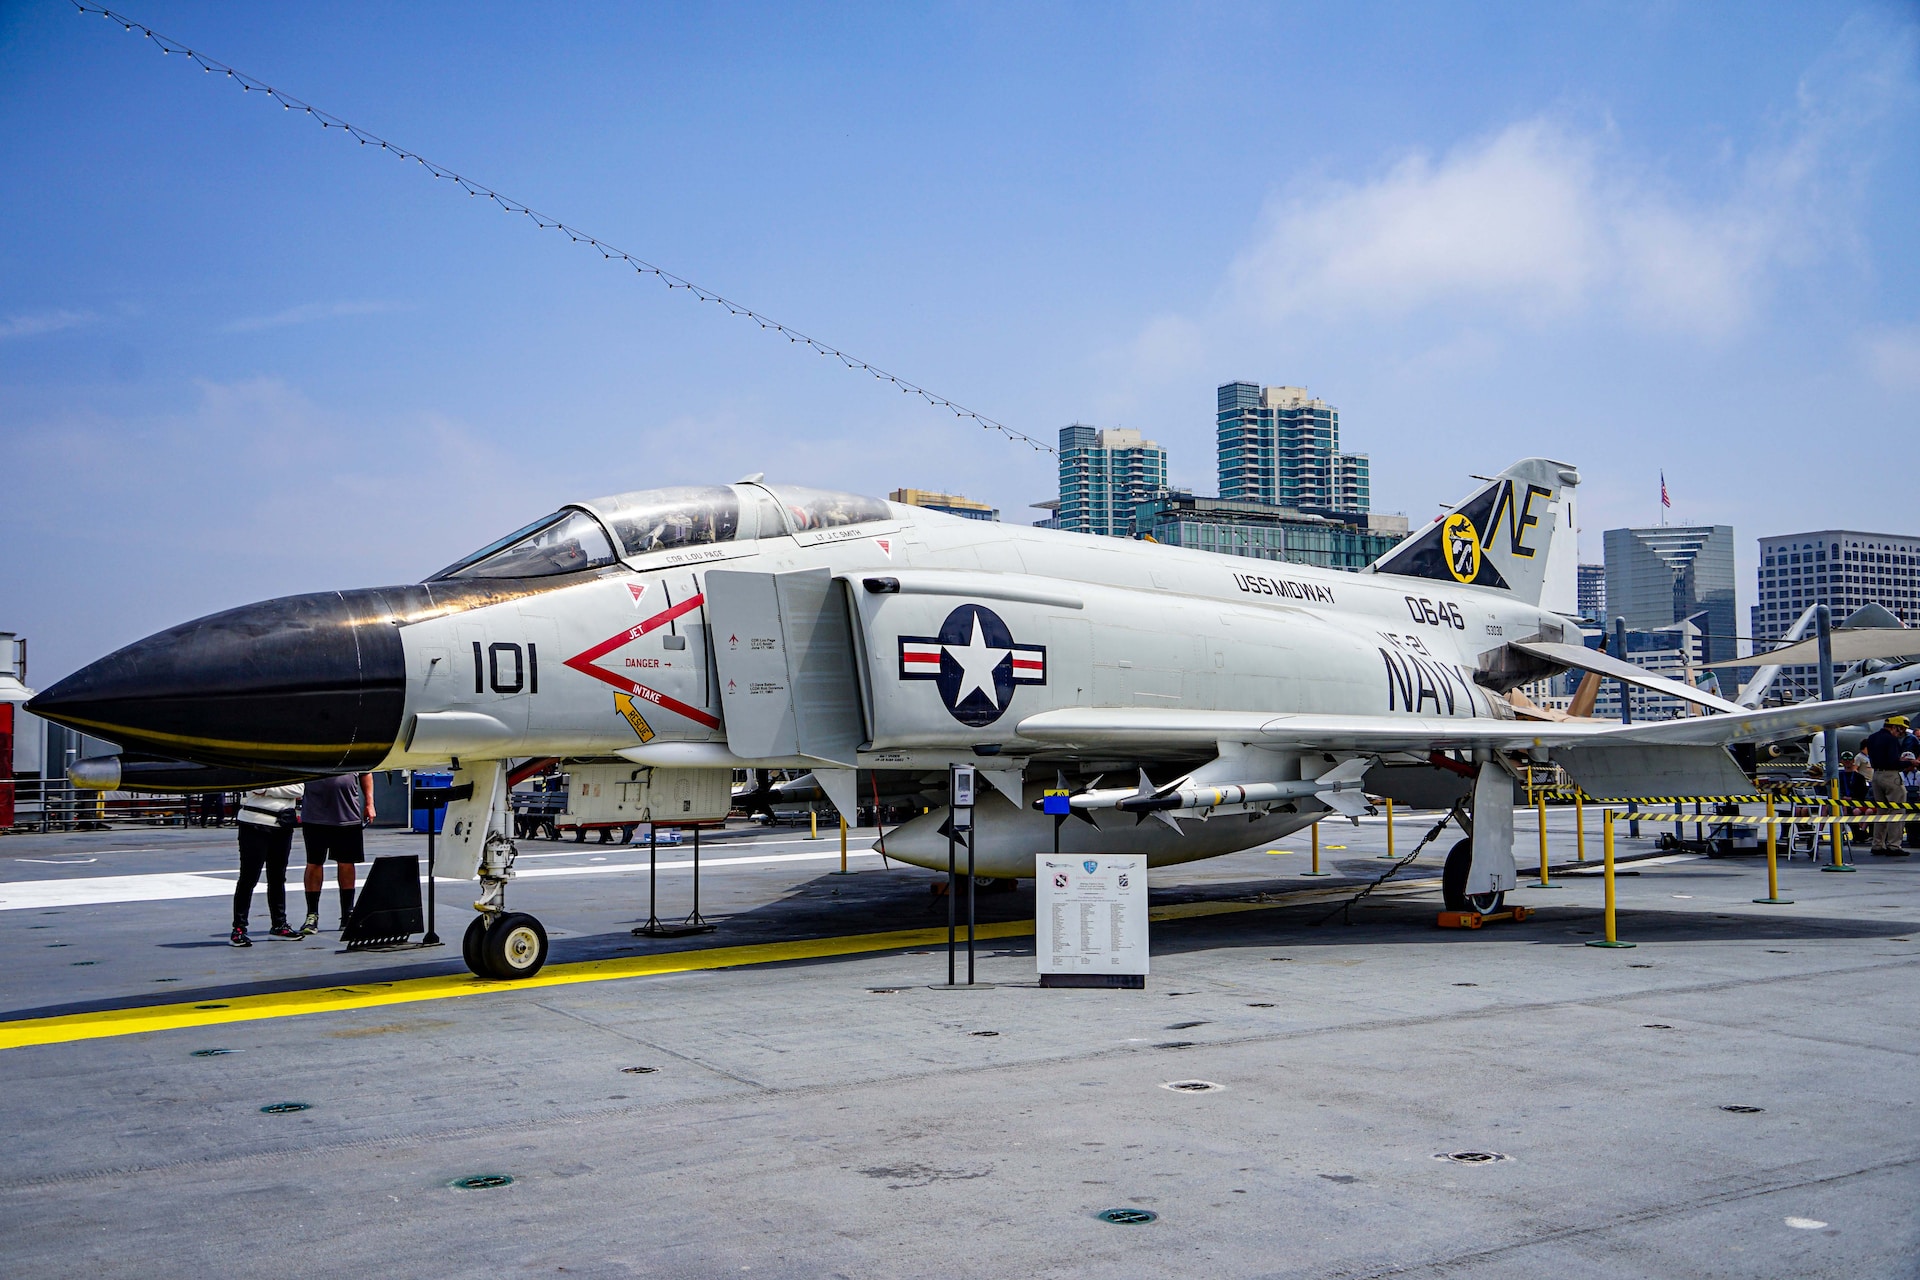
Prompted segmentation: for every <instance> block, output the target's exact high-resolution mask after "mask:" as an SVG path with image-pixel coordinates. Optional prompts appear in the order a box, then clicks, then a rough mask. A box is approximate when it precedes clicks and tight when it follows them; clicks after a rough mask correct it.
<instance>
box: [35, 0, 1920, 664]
mask: <svg viewBox="0 0 1920 1280" xmlns="http://www.w3.org/2000/svg"><path fill="white" fill-rule="evenodd" d="M126 2H127V3H128V4H130V5H132V4H134V3H135V0H126ZM127 12H128V13H129V14H131V15H132V16H133V17H135V18H137V19H139V20H141V21H144V22H148V23H151V24H152V25H153V26H154V27H155V28H157V29H159V30H160V31H162V32H165V33H166V34H168V35H170V36H172V37H174V38H176V39H179V40H182V41H184V42H186V43H188V44H191V45H193V46H195V47H196V48H199V49H203V50H205V51H206V52H207V53H208V54H210V55H211V56H213V57H216V58H219V59H221V60H223V61H225V62H228V63H230V64H232V65H234V66H237V67H240V68H242V69H244V70H246V71H249V72H251V73H252V74H254V75H256V76H259V77H260V78H262V79H263V80H265V81H267V82H269V83H272V84H274V85H276V86H278V87H281V88H284V89H285V90H286V91H288V92H289V93H292V94H295V95H297V96H299V97H301V98H304V99H306V100H307V101H310V102H313V103H315V104H317V105H319V106H322V107H324V108H326V109H327V110H330V111H332V112H334V113H335V114H337V115H339V116H341V117H344V118H345V119H348V120H351V121H353V122H354V123H356V124H359V125H362V126H364V127H366V128H368V129H371V130H373V131H375V132H377V133H379V134H381V135H383V136H385V137H388V138H390V139H392V140H394V141H395V142H398V143H401V144H403V145H406V146H409V147H411V148H413V149H415V150H418V151H420V152H422V153H424V154H425V155H427V156H428V157H430V158H432V159H434V160H436V161H438V162H440V163H442V164H445V165H448V166H450V167H452V168H454V169H457V170H459V171H461V172H463V173H466V174H468V175H470V176H472V177H474V178H476V179H478V180H480V181H482V182H485V183H487V184H489V185H491V186H493V187H495V188H497V189H499V190H501V191H503V192H505V193H507V194H509V195H512V196H514V197H516V198H518V199H521V200H524V201H526V202H528V203H530V204H532V205H534V206H535V207H537V208H541V209H543V210H545V211H547V212H550V213H553V214H556V215H558V216H561V217H564V218H566V219H567V220H568V221H570V222H572V223H574V224H575V225H578V226H581V227H584V228H587V229H589V230H591V231H593V232H594V233H595V234H597V235H599V236H602V237H604V238H605V239H607V240H609V241H611V242H613V243H616V244H618V245H620V246H621V247H622V248H625V249H628V250H630V251H632V252H634V253H636V254H639V255H642V256H646V257H648V258H650V259H652V260H653V261H655V262H658V263H661V264H663V265H665V266H667V267H669V268H671V269H673V270H675V271H677V272H679V273H681V274H682V275H684V276H687V277H689V278H691V279H693V280H696V281H699V282H700V283H702V284H704V285H707V286H709V287H712V288H715V289H719V290H723V291H725V292H727V293H728V294H730V295H732V296H734V297H737V298H739V299H741V300H742V301H745V302H747V303H750V304H752V305H754V306H756V307H759V308H761V309H762V310H764V311H766V312H768V313H769V314H771V315H773V316H775V317H778V318H779V319H781V320H784V321H787V322H789V323H791V324H794V325H796V326H797V327H799V328H802V329H804V330H806V331H808V332H810V333H813V334H815V335H817V336H820V337H822V338H825V339H827V340H829V341H832V342H834V343H836V344H838V345H839V346H841V347H844V348H845V349H847V350H849V351H852V352H854V353H855V354H857V355H859V356H861V357H863V358H866V359H868V360H871V361H873V362H874V363H876V364H879V365H882V366H884V367H887V368H890V369H892V370H894V371H896V372H899V373H901V374H903V375H906V376H908V377H911V378H913V379H915V380H917V381H919V382H921V383H923V384H925V385H927V386H929V387H931V388H933V389H935V390H937V391H939V392H940V393H942V394H944V395H947V396H950V397H952V398H953V399H955V400H957V401H959V402H961V403H964V404H967V405H969V406H971V407H973V408H976V409H979V410H981V411H982V412H984V413H987V414H990V415H992V416H994V417H997V418H999V419H1001V420H1003V421H1006V422H1008V423H1010V424H1012V425H1014V426H1016V427H1018V428H1020V429H1022V430H1025V431H1029V432H1032V433H1034V434H1036V435H1040V436H1042V437H1043V438H1048V439H1050V438H1051V437H1052V434H1053V433H1054V432H1055V431H1056V430H1057V429H1058V428H1059V427H1060V426H1061V425H1063V424H1065V423H1067V422H1070V421H1075V420H1079V421H1086V422H1092V423H1096V424H1099V425H1103V426H1129V427H1139V428H1141V429H1143V430H1145V431H1146V432H1147V433H1148V434H1149V435H1150V436H1151V437H1153V438H1155V439H1157V440H1159V441H1160V442H1162V443H1163V444H1164V445H1166V446H1167V447H1168V448H1169V449H1170V450H1171V452H1172V467H1171V470H1172V473H1173V477H1174V479H1175V481H1176V482H1178V483H1184V484H1189V485H1191V486H1193V487H1194V488H1195V489H1196V490H1197V491H1200V492H1212V491H1213V487H1214V471H1213V448H1212V430H1213V421H1212V409H1213V388H1214V387H1215V385H1216V384H1218V383H1220V382H1222V381H1226V380H1229V379H1235V378H1245V379H1252V380H1258V381H1261V382H1267V383H1279V382H1287V383H1295V384H1305V385H1307V386H1309V387H1310V388H1312V390H1313V391H1314V392H1315V393H1316V394H1319V395H1323V396H1325V397H1326V398H1327V399H1328V400H1330V401H1332V402H1333V403H1334V404H1335V405H1336V406H1337V407H1338V408H1339V409H1340V411H1341V415H1342V428H1343V436H1342V440H1343V445H1344V447H1346V448H1348V449H1352V450H1358V451H1363V452H1366V453H1369V454H1371V455H1372V458H1373V476H1374V494H1375V505H1376V507H1377V508H1378V509H1381V510H1389V511H1394V510H1397V511H1405V512H1408V513H1409V514H1410V515H1412V516H1413V517H1414V518H1415V519H1421V518H1424V517H1426V516H1429V515H1431V514H1432V513H1434V512H1435V511H1436V510H1437V509H1438V507H1439V506H1440V505H1441V504H1443V503H1445V502H1447V501H1448V500H1450V499H1453V498H1455V497H1457V496H1459V495H1460V494H1462V493H1464V492H1465V490H1466V488H1467V487H1468V485H1469V484H1470V481H1468V480H1467V476H1468V474H1469V473H1471V472H1481V473H1486V472H1489V471H1491V470H1493V469H1496V468H1498V467H1500V466H1502V465H1504V464H1505V463H1506V462H1508V461H1510V460H1511V459H1513V458H1515V457H1519V456H1523V455H1525V454H1529V453H1544V454H1548V455H1551V456H1555V457H1559V458H1563V459H1568V460H1571V461H1575V462H1577V463H1579V464H1580V466H1581V468H1582V471H1583V473H1584V475H1585V476H1586V481H1587V483H1586V486H1585V488H1584V490H1583V493H1584V495H1585V509H1584V512H1583V525H1584V532H1583V543H1584V549H1585V551H1586V552H1587V556H1588V558H1592V559H1598V557H1599V550H1600V536H1599V535H1600V531H1601V530H1602V529H1604V528H1607V527H1609V526H1614V525H1619V524H1627V523H1646V522H1650V521H1652V520H1653V519H1654V518H1655V517H1656V514H1657V496H1658V480H1657V473H1658V472H1659V471H1660V470H1661V469H1664V470H1665V472H1666V475H1667V480H1668V484H1669V487H1670V488H1671V490H1672V492H1673V495H1674V502H1675V507H1674V511H1673V515H1674V517H1675V518H1676V519H1692V520H1699V521H1703V522H1709V521H1710V522H1727V523H1731V524H1733V525H1734V526H1735V528H1736V532H1737V534H1738V537H1739V543H1740V547H1741V554H1742V557H1743V561H1742V565H1741V582H1742V593H1743V600H1742V603H1743V605H1744V604H1745V603H1747V602H1748V599H1747V597H1749V596H1750V593H1751V582H1752V556H1753V543H1754V539H1755V538H1756V537H1757V536H1759V535H1761V534H1766V533H1780V532H1788V531H1791V530H1794V529H1800V528H1822V527H1827V526H1831V525H1843V526H1850V527H1863V528H1892V529H1895V530H1898V531H1905V532H1913V531H1914V530H1915V529H1916V528H1920V515H1916V514H1914V500H1915V498H1916V496H1920V494H1916V483H1915V482H1916V481H1920V464H1916V461H1915V458H1916V452H1915V443H1914V442H1915V435H1916V431H1917V430H1920V235H1916V226H1920V220H1917V219H1916V217H1915V214H1914V210H1915V209H1920V13H1917V11H1916V9H1915V8H1914V7H1913V6H1912V5H1894V4H1853V5H1845V4H1843V5H1823V4H1811V3H1809V4H1795V5H1773V6H1754V5H1714V6H1709V5H1684V6H1683V5H1676V4H1666V3H1655V4H1600V3H1590V4H1569V5H1559V6H1545V7H1542V6H1537V5H1522V4H1514V5H1483V6H1478V7H1476V8H1474V9H1473V10H1472V11H1471V12H1462V7H1461V6H1452V5H1418V4H1398V5H1384V6H1370V5H1364V4H1342V5H1326V6H1320V7H1308V6H1286V7H1277V6H1235V5H1228V4H1209V5H1192V6H1180V5H1172V4H1164V5H1141V6H1132V7H1125V6H1114V5H1087V6H1064V5H1053V6H1037V5H1005V6H994V5H945V6H935V5H916V6H901V5H886V6H872V7H865V8H862V7H856V6H851V5H832V6H825V5H822V6H816V7H772V8H762V7H755V6H699V7H695V6H682V7H672V6H647V7H631V6H613V5H602V4H591V3H588V4H571V5H565V6H558V5H555V6H544V7H540V8H534V7H529V6H504V5H479V6H473V5H462V6H453V5H444V6H433V5H420V6H408V7H405V8H404V9H402V8H400V7H397V6H390V5H372V4H351V3H344V4H328V5H324V6H322V5H274V6H243V5H234V4H197V3H164V4H162V3H149V4H147V5H146V6H145V7H134V8H129V9H128V10H127ZM0 68H4V70H3V71H0V172H3V173H5V174H6V175H7V177H6V180H5V184H4V188H3V189H4V190H5V192H6V194H7V197H8V198H7V199H6V200H5V201H4V202H0V450H4V452H3V453H0V457H4V458H5V467H4V470H5V476H6V484H5V498H4V502H0V536H3V537H4V546H5V556H4V561H0V566H3V567H0V628H5V629H11V630H17V631H20V632H23V633H25V634H27V635H29V636H31V637H32V639H33V641H34V667H33V672H32V674H33V680H34V683H35V684H40V685H44V684H46V683H48V682H50V681H51V680H52V679H53V678H55V677H57V676H59V675H61V674H63V673H65V672H66V671H68V670H71V669H72V668H74V667H75V666H78V665H80V664H81V663H84V662H86V661H89V660H91V659H92V658H94V657H97V656H99V655H100V654H101V653H104V652H106V651H107V650H109V649H111V648H114V647H116V646H118V645H119V644H122V643H125V642H127V641H129V640H132V639H134V638H137V637H138V636H140V635H143V634H146V633H147V632H150V631H152V630H155V629H157V628H159V627H162V626H166V625H170V624H172V623H174V622H177V621H181V620H183V619H185V618H187V617H191V616H194V615H197V614H200V613H205V612H209V611H212V610H214V609H218V608H223V607H226V606H229V605H233V604H238V603H243V602H245V601H248V600H253V599H259V598H263V597H267V596H272V595H280V594H286V593H290V592H295V591H304V590H315V589H322V588H330V587H345V586H355V585H368V584H373V583H384V582H394V581H412V580H417V579H418V578H419V577H420V576H421V575H423V574H425V573H427V572H430V571H431V570H433V569H434V568H437V567H438V566H440V565H442V564H444V563H446V562H447V561H449V560H451V559H453V558H454V557H455V556H457V555H459V554H460V553H462V552H464V551H466V550H468V549H470V548H471V547H473V546H476V545H479V544H480V543H483V542H485V541H487V540H489V539H490V538H492V537H494V536H495V535H497V534H498V533H500V532H503V531H504V530H507V529H510V528H513V527H515V526H516V525H518V524H520V523H523V522H525V521H526V520H528V519H530V518H532V517H533V516H536V515H538V514H540V513H541V512H543V511H546V510H550V509H552V508H553V507H555V506H557V505H558V504H560V503H561V502H563V501H565V500H568V499H569V498H577V497H586V496H593V495H597V494H602V493H607V492H615V491H619V490H624V489H630V488H640V487H645V486H650V485H655V484H666V483H680V482H686V481H696V480H721V481H724V480H731V479H735V478H737V477H739V476H740V475H742V474H745V473H747V472H751V471H765V472H767V473H768V474H769V476H771V477H776V478H782V477H783V478H788V479H791V480H794V481H799V482H804V483H811V484H820V485H828V486H834V487H841V488H849V489H856V490H861V491H865V492H872V493H884V492H886V491H887V490H889V489H892V488H895V487H897V486H901V485H912V486H918V487H923V488H948V489H953V490H957V491H960V492H963V493H967V494H969V495H972V496H975V497H979V498H984V499H988V500H990V501H993V502H994V503H996V504H997V505H1000V506H1001V507H1003V508H1004V509H1005V510H1006V513H1007V515H1008V516H1009V517H1012V518H1021V519H1025V518H1030V517H1031V515H1033V514H1037V513H1030V512H1028V511H1027V510H1026V505H1027V504H1028V503H1031V502H1033V501H1036V500H1038V499H1042V498H1045V497H1048V496H1050V495H1051V493H1052V491H1053V487H1054V478H1053V474H1052V471H1051V465H1050V460H1049V459H1048V458H1047V457H1046V456H1044V455H1040V454H1035V453H1033V452H1031V451H1029V450H1026V449H1024V448H1021V447H1019V446H1016V445H1012V444H1009V443H1006V442H1004V441H1002V440H1000V439H999V438H997V437H995V436H991V435H988V434H986V433H984V432H982V431H980V430H979V429H978V428H974V427H970V426H967V425H964V424H961V423H958V422H956V421H955V420H954V419H953V418H952V417H951V416H948V415H943V414H942V413H941V412H939V411H936V410H932V409H929V408H927V407H926V406H924V405H922V404H920V403H918V402H917V401H914V400H912V399H911V398H909V397H906V396H902V395H901V394H899V393H898V392H896V391H892V390H889V389H886V388H884V387H882V386H880V385H878V384H876V383H874V382H872V381H871V380H869V379H866V378H863V377H861V376H858V375H855V374H852V373H848V372H846V371H845V370H843V369H841V368H839V367H838V366H837V365H835V364H833V363H831V362H829V361H827V360H823V359H821V358H820V357H818V356H812V355H808V354H805V353H803V352H802V351H801V350H800V349H799V348H796V347H793V346H791V345H790V344H788V343H786V342H785V341H784V340H781V339H778V338H775V337H770V336H768V335H767V334H765V333H763V332H761V331H760V330H759V329H758V328H756V327H755V326H753V325H752V324H750V323H748V322H745V321H742V320H740V319H737V318H734V317H731V316H728V315H727V314H726V313H725V312H724V311H721V310H719V309H717V308H715V307H712V306H707V305H701V304H699V303H697V302H695V301H694V300H692V299H691V298H690V297H689V296H688V295H687V294H685V293H669V292H668V291H666V290H664V289H662V288H661V287H660V286H659V285H658V284H655V283H652V282H650V281H645V280H641V279H637V278H636V277H634V276H633V275H632V274H631V273H630V272H626V271H624V270H621V269H617V268H615V267H611V266H609V265H607V264H606V263H605V262H603V261H602V260H601V259H600V258H599V257H598V255H597V254H595V253H593V252H592V251H591V250H587V249H583V248H581V247H579V246H575V245H573V244H570V243H568V242H567V241H566V240H565V239H564V238H561V237H558V236H556V235H555V234H554V233H552V232H542V231H539V230H537V229H536V228H534V227H533V226H532V225H531V224H529V223H528V222H527V221H526V220H525V219H524V218H515V217H510V216H507V215H503V214H501V213H500V212H498V211H496V210H494V209H492V208H490V207H488V206H487V205H486V203H485V202H484V201H482V200H477V199H472V198H469V197H467V196H464V195H461V194H460V193H459V192H458V191H456V190H454V189H452V188H451V187H450V186H449V185H448V184H447V183H445V182H435V181H434V180H432V179H431V178H429V177H427V176H426V175H425V174H424V173H423V172H421V171H420V170H419V169H417V168H416V167H412V166H409V165H406V164H404V163H400V162H396V161H395V160H393V159H392V158H391V157H388V156H382V155H379V154H377V152H376V151H375V150H374V149H372V148H361V147H359V146H357V145H355V144H354V143H353V142H352V141H351V140H350V139H347V138H345V137H343V136H342V135H340V134H338V133H334V132H322V131H321V130H320V129H318V128H316V127H314V126H313V125H312V124H311V123H309V122H307V121H306V120H304V119H299V118H296V117H295V116H293V115H292V114H291V113H287V112H284V111H282V110H280V109H279V108H278V107H276V106H275V105H274V104H273V103H272V102H271V101H270V100H265V99H263V98H261V97H260V96H259V95H250V94H242V93H240V92H239V91H237V90H236V89H234V88H233V87H232V86H231V85H230V84H228V83H224V82H222V81H221V80H219V79H218V78H217V77H213V76H207V75H203V74H201V73H200V72H199V71H198V70H196V69H194V68H193V67H192V66H191V65H190V64H187V63H186V62H184V60H182V59H180V58H178V57H162V56H161V55H160V54H158V53H157V52H156V51H155V50H154V48H153V47H152V46H151V45H149V44H147V43H146V42H144V41H143V40H141V39H139V38H138V37H136V36H130V35H128V34H126V33H125V32H124V31H123V30H122V29H121V28H120V27H118V26H114V25H110V24H108V23H107V22H105V21H103V20H102V19H100V18H97V17H81V16H78V15H76V14H75V13H74V12H73V11H72V10H71V9H70V7H69V6H68V5H66V4H65V3H61V2H57V0H30V2H26V3H12V4H7V5H5V6H3V7H0ZM1744 616H1745V615H1744V612H1743V613H1742V618H1743V619H1744Z"/></svg>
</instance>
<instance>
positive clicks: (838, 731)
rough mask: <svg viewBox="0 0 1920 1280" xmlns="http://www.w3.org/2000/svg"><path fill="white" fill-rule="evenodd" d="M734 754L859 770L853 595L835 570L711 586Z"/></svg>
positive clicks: (745, 577)
mask: <svg viewBox="0 0 1920 1280" xmlns="http://www.w3.org/2000/svg"><path fill="white" fill-rule="evenodd" d="M706 596H707V617H708V622H709V625H710V626H711V627H712V628H713V632H712V635H713V654H714V668H715V673H716V675H717V676H718V678H719V683H720V705H721V707H722V708H723V715H724V716H725V720H726V729H727V747H728V749H729V750H731V751H732V752H733V753H734V754H735V755H737V756H741V757H743V758H745V759H749V760H758V759H769V758H777V757H782V756H806V757H809V758H811V759H814V760H820V761H823V762H826V763H831V764H837V765H842V766H845V767H852V765H853V764H854V753H855V752H856V751H857V750H858V749H859V747H860V745H861V743H862V742H863V741H864V740H865V737H866V733H865V727H864V722H863V718H862V716H861V709H860V687H859V672H858V669H857V667H856V665H855V657H854V652H853V629H852V625H851V623H850V621H849V618H848V616H847V605H846V599H845V594H844V588H843V587H842V586H841V585H840V584H838V583H836V582H834V580H833V576H832V574H831V573H830V572H829V571H828V570H826V569H808V570H804V571H801V572H797V573H779V574H775V573H745V572H736V571H732V570H721V569H716V570H712V571H710V572H709V573H708V574H707V578H706Z"/></svg>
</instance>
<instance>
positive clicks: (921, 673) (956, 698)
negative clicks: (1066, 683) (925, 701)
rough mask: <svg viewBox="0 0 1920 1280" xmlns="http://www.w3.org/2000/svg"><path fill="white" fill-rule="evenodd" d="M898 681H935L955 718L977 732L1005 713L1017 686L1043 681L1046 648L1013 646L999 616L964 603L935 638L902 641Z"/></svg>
mask: <svg viewBox="0 0 1920 1280" xmlns="http://www.w3.org/2000/svg"><path fill="white" fill-rule="evenodd" d="M900 678H901V679H902V680H932V681H934V682H935V687H936V688H937V689H938V690H939V692H940V701H941V703H942V704H944V705H945V706H946V708H947V711H948V712H949V713H950V714H951V715H952V716H953V718H954V719H955V720H958V721H959V722H960V723H961V724H964V725H969V726H971V727H973V728H976V729H978V728H980V727H982V726H984V725H990V724H992V723H993V722H994V721H995V720H998V719H999V718H1000V717H1001V715H1002V714H1004V713H1005V711H1006V709H1007V704H1008V703H1010V702H1011V701H1012V700H1013V691H1014V689H1015V688H1016V687H1017V686H1019V685H1023V684H1045V683H1046V682H1047V649H1046V646H1045V645H1038V644H1015V643H1014V639H1013V633H1012V632H1011V631H1009V630H1008V629H1007V624H1006V623H1004V622H1002V621H1001V620H1000V615H999V614H997V613H995V612H994V611H993V610H991V609H988V608H984V607H982V606H980V605H977V604H963V605H961V606H960V607H959V608H958V609H955V610H954V611H953V612H952V613H950V614H948V615H947V620H946V621H945V622H944V623H942V624H941V626H940V634H939V635H937V636H901V637H900Z"/></svg>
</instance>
